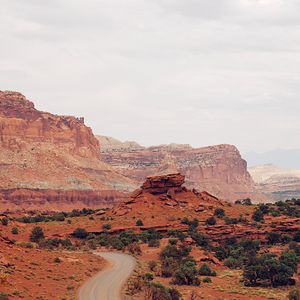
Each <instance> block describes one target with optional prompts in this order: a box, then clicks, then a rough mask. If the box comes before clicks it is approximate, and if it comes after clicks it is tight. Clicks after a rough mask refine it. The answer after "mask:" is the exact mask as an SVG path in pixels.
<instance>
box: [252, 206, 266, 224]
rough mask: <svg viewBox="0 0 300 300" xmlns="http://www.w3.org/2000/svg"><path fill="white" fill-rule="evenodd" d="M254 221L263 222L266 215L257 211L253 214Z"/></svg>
mask: <svg viewBox="0 0 300 300" xmlns="http://www.w3.org/2000/svg"><path fill="white" fill-rule="evenodd" d="M252 219H253V220H254V221H255V222H263V221H264V214H263V213H262V211H261V210H260V209H256V210H255V211H254V212H253V215H252Z"/></svg>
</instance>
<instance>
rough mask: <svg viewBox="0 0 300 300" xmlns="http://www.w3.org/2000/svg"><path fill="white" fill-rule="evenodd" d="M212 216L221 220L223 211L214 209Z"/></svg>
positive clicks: (223, 214)
mask: <svg viewBox="0 0 300 300" xmlns="http://www.w3.org/2000/svg"><path fill="white" fill-rule="evenodd" d="M214 216H216V217H217V218H223V217H224V216H225V212H224V209H222V208H216V209H215V211H214Z"/></svg>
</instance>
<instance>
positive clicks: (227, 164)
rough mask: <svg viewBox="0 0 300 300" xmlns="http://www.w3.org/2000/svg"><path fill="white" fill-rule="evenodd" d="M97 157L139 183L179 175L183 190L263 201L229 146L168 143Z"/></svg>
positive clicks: (229, 198) (245, 163) (110, 152)
mask: <svg viewBox="0 0 300 300" xmlns="http://www.w3.org/2000/svg"><path fill="white" fill-rule="evenodd" d="M101 155H102V160H103V161H105V162H106V163H108V164H109V165H111V166H112V167H113V168H114V169H115V170H117V171H118V172H120V173H121V174H123V175H124V176H126V177H128V178H131V179H132V180H134V181H137V182H140V183H142V182H143V180H144V178H145V177H148V176H153V175H159V174H167V173H174V172H180V173H182V174H184V175H185V176H186V185H187V187H189V188H196V189H199V190H206V191H208V192H210V193H212V194H214V195H216V196H217V197H219V198H222V199H226V200H229V201H234V200H237V199H243V198H246V197H251V198H252V199H254V200H256V201H261V200H266V197H265V196H264V195H262V194H261V193H258V192H257V190H256V188H255V184H254V182H253V180H252V178H251V176H250V174H249V173H248V171H247V162H246V161H245V160H244V159H242V157H241V155H240V153H239V151H238V149H237V148H236V147H235V146H232V145H216V146H210V147H203V148H192V147H191V146H189V145H176V144H171V145H162V146H156V147H150V148H144V149H137V150H134V149H130V150H127V149H123V150H122V151H114V150H111V151H106V152H102V154H101Z"/></svg>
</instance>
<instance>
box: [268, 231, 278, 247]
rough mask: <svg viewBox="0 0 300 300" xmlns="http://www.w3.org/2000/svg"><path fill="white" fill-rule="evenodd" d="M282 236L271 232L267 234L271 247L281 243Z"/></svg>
mask: <svg viewBox="0 0 300 300" xmlns="http://www.w3.org/2000/svg"><path fill="white" fill-rule="evenodd" d="M280 241H281V235H280V233H278V232H270V233H268V234H267V242H268V244H270V245H274V244H277V243H280Z"/></svg>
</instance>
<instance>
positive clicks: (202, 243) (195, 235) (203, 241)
mask: <svg viewBox="0 0 300 300" xmlns="http://www.w3.org/2000/svg"><path fill="white" fill-rule="evenodd" d="M190 236H191V238H192V239H193V240H194V241H195V243H196V244H197V246H199V247H203V248H205V249H206V248H209V238H208V236H206V235H204V234H202V233H199V232H191V233H190Z"/></svg>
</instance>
